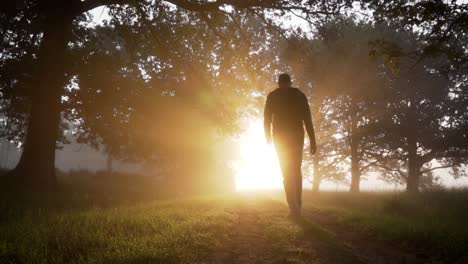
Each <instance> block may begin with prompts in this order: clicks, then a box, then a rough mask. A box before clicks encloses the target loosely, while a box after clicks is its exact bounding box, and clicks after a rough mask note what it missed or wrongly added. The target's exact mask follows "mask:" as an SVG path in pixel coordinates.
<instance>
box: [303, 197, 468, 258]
mask: <svg viewBox="0 0 468 264" xmlns="http://www.w3.org/2000/svg"><path fill="white" fill-rule="evenodd" d="M305 201H306V205H305V206H306V207H307V206H313V207H317V208H320V209H321V210H323V211H326V212H328V213H330V214H332V215H334V216H335V217H336V218H337V219H338V220H339V221H340V222H342V223H343V224H345V225H348V226H349V227H350V228H353V229H354V230H356V231H357V232H360V231H364V232H370V233H371V234H373V235H374V236H375V237H377V238H378V239H383V240H387V241H389V242H392V244H395V245H397V246H399V247H401V248H403V249H406V250H408V251H409V252H412V253H414V254H418V255H421V256H424V257H428V258H429V259H431V261H433V262H435V263H437V262H440V263H467V262H468V252H467V251H466V249H467V248H468V224H467V223H468V222H467V221H468V192H467V191H466V190H450V191H449V190H446V191H434V192H427V193H421V194H418V195H408V194H405V193H362V194H357V195H353V194H349V193H323V194H320V195H308V196H307V197H306V198H305Z"/></svg>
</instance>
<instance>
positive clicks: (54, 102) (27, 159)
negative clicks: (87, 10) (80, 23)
mask: <svg viewBox="0 0 468 264" xmlns="http://www.w3.org/2000/svg"><path fill="white" fill-rule="evenodd" d="M64 10H65V8H60V7H59V6H54V7H51V10H50V11H49V12H47V16H46V18H45V22H44V23H45V30H44V37H43V40H42V43H41V47H40V50H39V53H38V60H37V64H36V70H35V71H34V72H33V78H32V80H33V81H32V83H31V89H30V91H31V94H30V96H31V109H30V115H29V123H28V128H27V134H26V139H25V142H24V145H23V152H22V155H21V158H20V160H19V162H18V164H17V166H16V168H15V169H14V170H13V171H12V172H11V174H10V176H11V178H10V180H11V181H12V182H13V183H14V184H15V185H17V186H18V187H20V188H27V189H30V188H33V189H40V190H47V189H54V188H55V187H56V185H57V180H56V176H55V149H56V141H57V136H58V130H59V122H60V111H61V110H60V108H61V106H60V100H61V95H62V92H63V89H64V85H65V82H66V78H65V73H64V69H65V64H66V50H67V43H68V39H69V37H70V35H71V26H72V16H69V15H66V13H65V11H64Z"/></svg>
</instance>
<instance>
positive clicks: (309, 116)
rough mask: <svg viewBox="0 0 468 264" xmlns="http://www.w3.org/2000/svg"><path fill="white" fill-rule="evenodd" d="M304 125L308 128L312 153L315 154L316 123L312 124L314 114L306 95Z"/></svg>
mask: <svg viewBox="0 0 468 264" xmlns="http://www.w3.org/2000/svg"><path fill="white" fill-rule="evenodd" d="M304 108H305V110H304V125H305V127H306V130H307V135H309V142H310V154H314V153H315V151H316V149H317V144H316V142H315V132H314V125H313V124H312V114H311V113H310V106H309V102H308V101H307V97H305V96H304Z"/></svg>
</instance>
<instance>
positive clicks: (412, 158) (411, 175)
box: [406, 133, 421, 193]
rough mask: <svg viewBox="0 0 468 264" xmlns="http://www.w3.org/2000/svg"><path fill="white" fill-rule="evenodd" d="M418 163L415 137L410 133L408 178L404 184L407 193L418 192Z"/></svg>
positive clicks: (419, 166)
mask: <svg viewBox="0 0 468 264" xmlns="http://www.w3.org/2000/svg"><path fill="white" fill-rule="evenodd" d="M420 168H421V165H420V162H419V161H418V156H417V141H416V135H414V134H413V133H411V134H410V135H409V136H408V178H407V182H406V191H407V192H408V193H417V192H419V176H420V175H421V172H420Z"/></svg>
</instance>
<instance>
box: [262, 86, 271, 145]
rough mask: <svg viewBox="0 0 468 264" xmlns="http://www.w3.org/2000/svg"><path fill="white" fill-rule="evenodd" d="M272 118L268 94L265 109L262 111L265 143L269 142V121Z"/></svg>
mask: <svg viewBox="0 0 468 264" xmlns="http://www.w3.org/2000/svg"><path fill="white" fill-rule="evenodd" d="M272 119H273V111H272V106H271V98H270V95H268V96H267V99H266V103H265V109H264V111H263V129H264V130H265V138H266V140H267V143H268V144H269V143H271V121H272Z"/></svg>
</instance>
